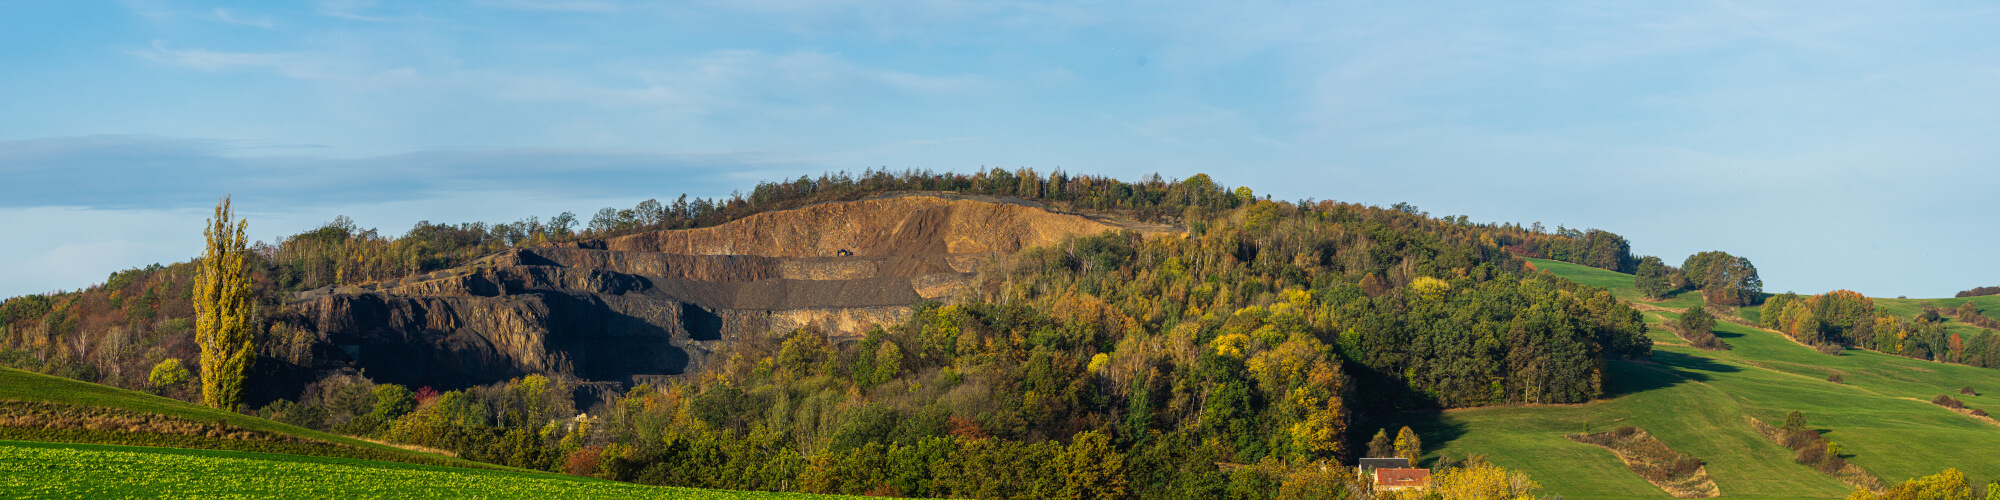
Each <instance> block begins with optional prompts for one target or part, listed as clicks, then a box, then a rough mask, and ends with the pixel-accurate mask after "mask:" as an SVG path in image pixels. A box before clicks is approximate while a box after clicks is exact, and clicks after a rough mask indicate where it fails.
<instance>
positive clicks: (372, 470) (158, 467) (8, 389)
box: [0, 368, 845, 499]
mask: <svg viewBox="0 0 2000 500" xmlns="http://www.w3.org/2000/svg"><path fill="white" fill-rule="evenodd" d="M0 400H17V401H37V402H51V403H64V404H72V405H82V406H97V407H106V408H118V409H124V410H130V411H135V412H141V413H152V414H159V415H166V416H171V417H179V418H185V419H189V420H195V421H201V422H223V423H227V424H229V425H233V426H236V427H242V428H245V429H251V430H258V431H265V432H271V433H277V434H286V435H292V436H299V437H305V438H312V439H319V440H323V441H329V442H333V443H338V444H344V445H350V446H353V447H356V448H362V449H366V450H370V451H372V452H376V453H375V454H374V455H373V456H382V457H385V458H388V459H391V460H398V461H400V462H409V463H398V462H385V461H377V460H359V459H352V458H339V457H327V456H308V455H285V454H274V453H256V452H248V451H226V450H210V449H199V450H197V449H184V448H161V447H151V446H121V445H113V444H92V443H69V442H63V443H48V442H35V441H5V440H0V494H4V495H22V496H26V497H40V496H63V497H74V496H79V495H81V496H84V497H104V496H117V497H159V498H203V497H217V496H248V497H317V498H332V497H342V498H437V497H444V498H455V497H481V498H745V499H761V498H845V497H838V496H828V495H805V494H790V493H761V492H740V491H725V490H702V489H693V488H663V487H655V486H646V485H637V484H629V483H620V482H614V481H601V480H596V479H588V478H580V477H575V476H568V475H562V474H551V473H547V472H540V471H529V470H524V469H515V468H511V467H503V466H498V465H492V464H486V463H480V462H473V461H468V460H461V459H457V458H450V457H443V456H438V455H432V454H428V453H421V452H415V451H409V450H404V449H401V448H396V447H392V446H385V445H381V444H377V443H371V442H367V441H362V440H358V439H354V438H350V437H346V436H340V435H335V434H328V433H324V432H319V431H314V430H311V429H305V428H300V427H294V426H291V425H286V424H282V423H278V422H273V421H270V420H265V419H261V418H257V417H252V416H248V415H240V414H236V413H232V412H226V411H220V410H215V409H212V408H208V407H204V406H199V405H193V404H188V403H186V402H182V401H178V400H174V399H168V398H163V397H159V396H154V395H150V394H144V393H139V392H133V391H128V390H124V389H119V388H116V387H109V386H103V385H98V384H92V383H88V382H80V381H76V380H71V379H66V378H61V377H53V376H48V375H42V374H39V373H33V372H26V371H20V370H13V369H7V368H0ZM67 436H69V437H76V436H75V435H67ZM84 437H90V436H89V435H85V436H84ZM35 439H39V438H35ZM66 440H67V439H66ZM424 464H444V465H445V466H438V465H424Z"/></svg>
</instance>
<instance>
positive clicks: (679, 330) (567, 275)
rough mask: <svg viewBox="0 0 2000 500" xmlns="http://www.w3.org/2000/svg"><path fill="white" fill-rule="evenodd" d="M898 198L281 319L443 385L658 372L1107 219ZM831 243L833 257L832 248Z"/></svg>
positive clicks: (551, 260)
mask: <svg viewBox="0 0 2000 500" xmlns="http://www.w3.org/2000/svg"><path fill="white" fill-rule="evenodd" d="M965 198H966V197H957V196H943V197H940V196H924V195H915V196H912V195H903V196H890V197H883V198H878V199H870V200H863V201H854V202H840V203H825V204H820V205H814V206H809V207H804V208H799V209H794V210H786V211H779V212H768V213H763V214H758V215H754V216H750V217H746V218H744V219H741V220H738V221H735V222H731V223H728V224H723V225H720V226H715V227H709V228H700V229H688V230H676V231H659V232H651V233H642V234H636V235H629V236H622V237H617V238H610V239H604V240H587V241H581V242H574V243H569V244H565V245H562V246H560V247H540V248H524V249H516V250H510V251H507V252H502V253H500V254H496V255H492V256H488V257H485V258H482V259H479V260H478V261H475V262H473V263H471V264H467V265H465V266H460V267H457V268H452V269H446V270H442V271H438V272H433V273H429V274H424V275H418V276H410V277H407V278H403V279H399V280H393V281H386V282H379V283H371V284H366V285H359V286H342V287H328V288H323V289H318V290H312V291H308V292H302V293H298V294H294V296H293V297H292V301H291V302H290V304H289V305H287V306H286V310H285V312H284V313H283V314H281V315H279V321H282V322H284V323H286V324H288V325H290V326H291V327H293V328H303V329H306V330H308V331H311V332H313V333H314V335H315V336H316V338H317V341H318V344H319V345H317V346H316V349H315V352H316V353H318V355H317V356H316V357H317V358H319V359H321V360H322V361H323V362H322V363H321V364H320V365H321V366H317V367H312V368H316V369H320V370H328V369H360V370H363V371H364V373H366V374H367V375H368V376H369V377H370V378H373V379H374V380H376V381H378V382H387V383H398V384H404V385H408V386H411V387H418V386H431V387H435V388H438V389H440V390H443V389H450V388H460V387H467V386H472V385H480V384H487V383H492V382H497V381H502V380H506V379H509V378H513V377H519V376H522V375H526V374H530V373H540V374H550V375H556V374H561V375H573V376H576V377H580V378H583V379H588V380H599V381H618V382H626V383H632V382H635V381H647V380H660V379H662V378H672V377H675V376H678V375H680V374H684V373H693V372H697V371H699V370H700V369H702V368H703V367H705V366H707V365H708V364H710V363H713V362H716V361H715V360H712V359H711V358H712V357H713V356H714V354H715V353H717V352H719V351H721V350H723V349H725V348H727V347H728V346H729V345H730V344H732V343H734V342H736V341H738V340H740V339H745V338H754V336H765V335H774V334H783V333H784V332H790V331H792V330H795V329H798V328H801V327H806V326H814V327H817V328H819V329H821V330H823V331H826V332H828V334H829V335H832V336H834V337H835V338H836V339H846V338H853V337H856V336H859V335H861V334H863V333H865V332H866V331H867V330H868V329H870V328H873V327H875V326H877V325H887V324H896V323H901V322H903V321H905V320H907V319H908V318H909V315H910V312H911V307H912V306H913V305H915V304H916V303H917V302H919V301H923V300H950V298H951V297H953V296H954V295H955V294H957V293H959V292H960V291H961V290H963V289H964V288H965V287H966V285H967V284H969V283H971V282H972V276H973V274H972V273H974V272H975V271H976V270H977V268H978V265H979V263H980V262H982V261H983V260H984V259H987V258H990V257H992V256H995V255H998V254H1005V253H1011V252H1014V251H1017V250H1020V249H1022V248H1025V247H1027V246H1033V245H1049V244H1055V243H1058V242H1061V241H1062V240H1063V239H1065V238H1069V237H1072V236H1080V235H1089V234H1096V233H1100V232H1104V231H1110V230H1115V229H1118V228H1119V227H1120V226H1118V225H1114V224H1109V223H1106V222H1103V221H1099V220H1093V219H1091V218H1087V217H1083V216H1078V215H1074V214H1064V213H1058V212H1052V211H1049V210H1046V209H1043V208H1041V207H1039V206H1036V205H1034V204H1032V203H1027V202H1019V201H1018V200H1015V201H1014V202H1000V201H998V200H982V199H965ZM843 251H844V252H843Z"/></svg>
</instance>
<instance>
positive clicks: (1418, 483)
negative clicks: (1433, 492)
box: [1375, 467, 1431, 488]
mask: <svg viewBox="0 0 2000 500" xmlns="http://www.w3.org/2000/svg"><path fill="white" fill-rule="evenodd" d="M1430 484H1431V470H1430V469H1390V468H1386V467H1385V468H1380V469H1375V486H1378V487H1396V486H1404V487H1417V488H1424V487H1429V486H1430Z"/></svg>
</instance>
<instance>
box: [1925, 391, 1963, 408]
mask: <svg viewBox="0 0 2000 500" xmlns="http://www.w3.org/2000/svg"><path fill="white" fill-rule="evenodd" d="M1931 404H1934V405H1938V406H1943V407H1945V408H1951V409H1954V410H1960V409H1964V408H1965V403H1964V402H1962V401H1959V400H1957V399H1952V397H1951V396H1946V395H1943V394H1939V395H1937V397H1934V398H1931Z"/></svg>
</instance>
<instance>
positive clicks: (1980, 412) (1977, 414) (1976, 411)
mask: <svg viewBox="0 0 2000 500" xmlns="http://www.w3.org/2000/svg"><path fill="white" fill-rule="evenodd" d="M1972 416H1975V417H1984V416H1986V410H1981V409H1978V408H1973V409H1972Z"/></svg>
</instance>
